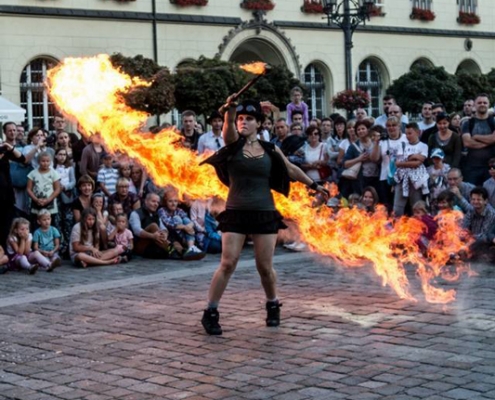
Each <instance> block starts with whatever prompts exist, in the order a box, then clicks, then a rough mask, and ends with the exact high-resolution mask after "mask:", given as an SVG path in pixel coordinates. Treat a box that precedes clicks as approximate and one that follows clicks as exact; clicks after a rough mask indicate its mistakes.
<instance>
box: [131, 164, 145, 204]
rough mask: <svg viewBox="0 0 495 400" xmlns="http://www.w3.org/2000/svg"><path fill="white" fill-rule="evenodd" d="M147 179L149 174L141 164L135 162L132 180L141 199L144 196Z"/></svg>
mask: <svg viewBox="0 0 495 400" xmlns="http://www.w3.org/2000/svg"><path fill="white" fill-rule="evenodd" d="M147 180H148V174H147V173H146V171H145V170H144V169H143V168H142V167H141V166H140V165H139V164H133V165H132V168H131V181H132V184H133V185H134V187H135V188H136V194H137V195H138V196H139V198H140V199H143V197H144V187H145V185H146V182H147Z"/></svg>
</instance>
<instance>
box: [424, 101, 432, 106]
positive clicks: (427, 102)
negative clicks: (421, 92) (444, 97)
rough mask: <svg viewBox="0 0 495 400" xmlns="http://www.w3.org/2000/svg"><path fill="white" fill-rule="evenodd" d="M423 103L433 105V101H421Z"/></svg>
mask: <svg viewBox="0 0 495 400" xmlns="http://www.w3.org/2000/svg"><path fill="white" fill-rule="evenodd" d="M425 104H428V105H430V106H431V107H433V105H434V104H435V103H433V101H423V105H425Z"/></svg>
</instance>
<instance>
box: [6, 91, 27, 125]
mask: <svg viewBox="0 0 495 400" xmlns="http://www.w3.org/2000/svg"><path fill="white" fill-rule="evenodd" d="M25 115H26V110H25V109H24V108H22V107H19V106H18V105H16V104H14V103H11V102H10V101H8V100H7V99H6V98H4V97H2V96H0V123H5V122H8V121H12V122H23V121H24V119H25V118H26V117H25Z"/></svg>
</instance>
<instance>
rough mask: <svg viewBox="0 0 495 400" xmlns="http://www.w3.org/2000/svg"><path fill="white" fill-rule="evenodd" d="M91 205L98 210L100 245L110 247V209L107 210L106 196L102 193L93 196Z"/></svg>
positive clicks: (97, 221) (97, 223) (97, 220)
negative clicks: (108, 232)
mask: <svg viewBox="0 0 495 400" xmlns="http://www.w3.org/2000/svg"><path fill="white" fill-rule="evenodd" d="M91 207H93V208H94V210H95V211H96V225H97V226H98V230H99V233H100V246H101V248H102V249H106V248H108V235H107V224H108V211H107V210H105V197H104V196H103V194H101V193H95V194H94V195H93V196H91Z"/></svg>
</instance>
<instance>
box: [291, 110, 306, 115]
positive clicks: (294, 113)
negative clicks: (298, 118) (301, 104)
mask: <svg viewBox="0 0 495 400" xmlns="http://www.w3.org/2000/svg"><path fill="white" fill-rule="evenodd" d="M294 115H302V116H304V114H303V112H302V111H300V110H294V111H292V116H294Z"/></svg>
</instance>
